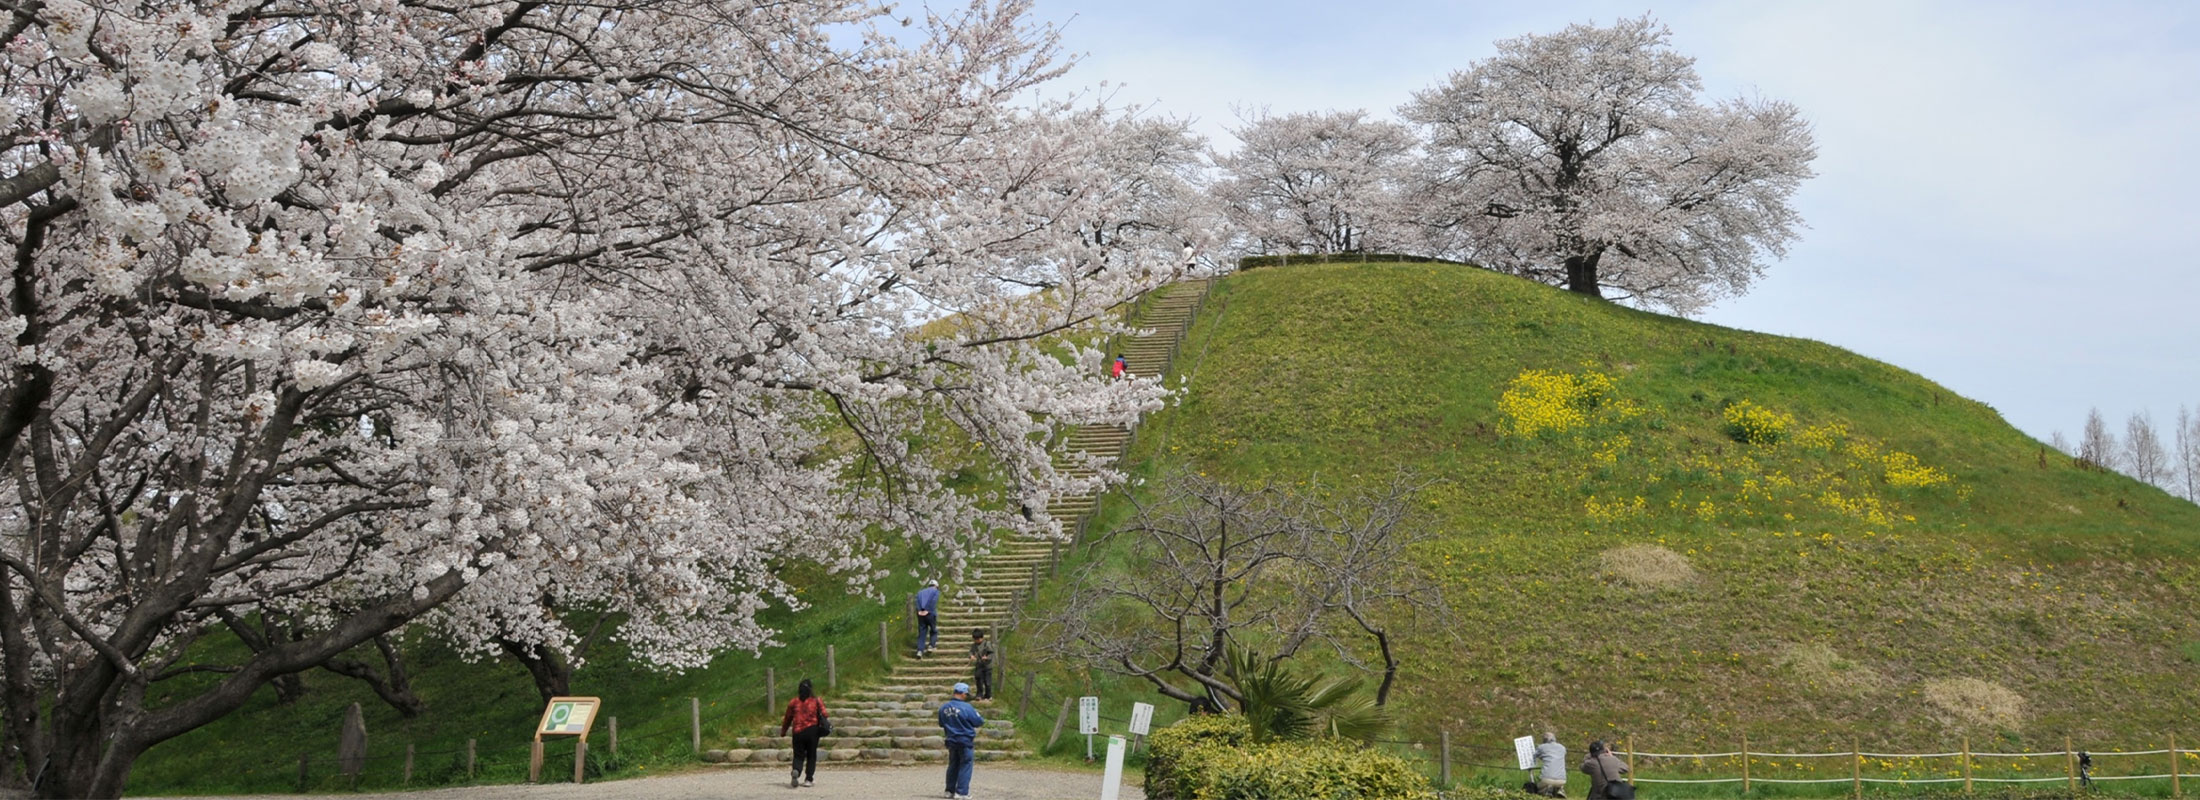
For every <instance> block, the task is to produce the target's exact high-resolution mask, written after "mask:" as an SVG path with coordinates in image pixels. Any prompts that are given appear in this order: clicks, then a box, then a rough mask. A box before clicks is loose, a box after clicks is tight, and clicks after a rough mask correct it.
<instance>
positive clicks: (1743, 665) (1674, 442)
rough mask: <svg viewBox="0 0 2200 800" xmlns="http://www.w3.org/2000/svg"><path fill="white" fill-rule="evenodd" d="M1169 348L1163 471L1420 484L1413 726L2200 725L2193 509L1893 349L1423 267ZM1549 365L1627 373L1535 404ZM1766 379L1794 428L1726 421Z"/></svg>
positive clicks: (1248, 282) (1227, 292)
mask: <svg viewBox="0 0 2200 800" xmlns="http://www.w3.org/2000/svg"><path fill="white" fill-rule="evenodd" d="M1177 370H1178V372H1179V374H1181V375H1183V376H1185V377H1186V378H1188V380H1189V385H1190V392H1189V394H1188V396H1187V397H1186V398H1185V400H1184V401H1183V403H1182V404H1181V405H1178V406H1176V407H1173V408H1171V409H1169V410H1167V411H1165V412H1162V413H1161V414H1159V415H1157V416H1156V417H1154V418H1153V419H1151V420H1149V421H1148V422H1147V423H1146V426H1145V427H1144V428H1143V429H1142V430H1141V432H1140V436H1139V439H1138V445H1137V448H1136V450H1135V451H1134V454H1133V455H1134V458H1135V459H1138V460H1140V461H1141V462H1142V463H1141V464H1140V465H1139V467H1138V469H1139V471H1140V472H1141V473H1143V474H1146V475H1156V474H1161V473H1163V472H1165V471H1167V470H1169V469H1174V468H1184V467H1188V468H1193V469H1198V470H1204V471H1207V472H1208V473H1210V474H1212V475H1221V476H1227V477H1230V478H1233V479H1244V480H1253V479H1260V478H1282V479H1297V478H1303V477H1305V476H1311V475H1319V476H1321V477H1322V478H1324V479H1325V480H1327V481H1330V482H1332V483H1345V484H1350V483H1353V482H1356V481H1362V480H1370V481H1371V480H1375V479H1378V478H1387V477H1388V476H1390V475H1391V474H1392V473H1393V472H1394V471H1396V470H1400V469H1404V470H1410V471H1411V472H1413V473H1414V474H1416V475H1418V476H1419V477H1421V478H1422V479H1425V480H1428V481H1430V482H1431V486H1430V488H1429V489H1428V490H1427V492H1426V494H1425V495H1424V496H1423V497H1422V498H1421V501H1422V506H1423V508H1424V511H1425V518H1424V519H1425V521H1426V522H1427V523H1428V524H1431V525H1434V526H1436V527H1437V529H1439V530H1440V531H1441V536H1440V537H1439V540H1438V542H1437V543H1436V544H1434V545H1432V546H1430V547H1429V548H1427V549H1426V550H1425V551H1423V552H1421V553H1419V554H1418V557H1419V559H1420V562H1421V563H1420V566H1422V567H1425V568H1427V569H1429V570H1431V571H1432V572H1434V573H1435V574H1436V575H1437V576H1438V577H1439V578H1440V580H1441V581H1442V583H1443V585H1444V586H1445V589H1446V591H1447V593H1448V596H1449V599H1450V601H1451V602H1452V604H1453V605H1454V606H1455V607H1456V609H1457V616H1458V619H1456V620H1455V621H1453V622H1451V623H1449V624H1437V623H1434V622H1431V621H1429V620H1425V619H1424V620H1405V619H1400V620H1395V622H1396V623H1397V624H1399V625H1402V626H1406V627H1408V628H1410V629H1412V632H1411V634H1410V635H1409V636H1408V637H1407V638H1406V643H1405V649H1404V659H1405V663H1404V668H1403V670H1402V672H1403V674H1402V676H1401V680H1400V687H1399V697H1398V698H1397V700H1396V701H1395V702H1397V703H1398V704H1399V706H1400V707H1401V708H1402V710H1403V712H1404V714H1405V717H1406V721H1407V726H1408V728H1409V729H1410V730H1409V731H1408V732H1407V733H1408V735H1411V736H1413V737H1414V738H1424V739H1427V738H1432V737H1433V732H1434V731H1435V730H1438V729H1449V730H1451V731H1453V732H1455V736H1458V737H1461V738H1462V739H1463V740H1464V741H1468V742H1474V743H1478V744H1483V745H1488V744H1493V743H1496V744H1502V743H1503V742H1504V741H1505V740H1507V739H1510V738H1511V737H1513V736H1518V735H1523V734H1526V733H1528V732H1530V731H1536V730H1542V729H1543V728H1544V727H1545V726H1550V727H1552V728H1554V729H1556V730H1558V731H1560V732H1561V733H1562V735H1563V736H1566V737H1567V739H1568V740H1569V741H1571V742H1575V743H1577V746H1579V744H1580V743H1585V741H1586V740H1587V739H1588V738H1592V737H1598V738H1612V737H1622V738H1626V739H1628V740H1629V741H1631V742H1633V743H1635V745H1636V746H1637V747H1638V748H1639V749H1644V750H1655V751H1662V752H1676V751H1684V752H1685V751H1696V752H1702V751H1706V750H1708V751H1725V750H1732V749H1735V746H1736V745H1737V744H1738V743H1739V740H1740V737H1741V736H1742V735H1744V734H1745V733H1746V734H1747V735H1748V736H1749V738H1750V741H1751V743H1752V745H1753V746H1755V747H1758V748H1760V749H1769V748H1774V747H1792V748H1797V749H1802V750H1825V749H1845V747H1841V746H1843V745H1846V744H1847V743H1848V742H1850V741H1851V740H1852V738H1855V739H1860V740H1861V741H1862V742H1864V744H1865V749H1867V750H1869V749H1873V748H1874V747H1880V748H1885V749H1896V748H1909V749H1911V750H1912V751H1916V750H1925V751H1935V750H1941V749H1951V750H1952V749H1953V747H1954V745H1955V743H1956V741H1957V737H1959V736H1966V735H1967V736H1970V737H1972V738H1973V740H1974V742H1975V743H1976V744H1978V746H1979V747H1980V749H1987V748H1989V747H2001V746H2004V745H2009V746H2018V745H2023V746H2035V747H2034V749H2040V748H2045V747H2046V746H2048V745H2052V748H2053V749H2059V748H2060V747H2061V744H2062V740H2063V737H2064V736H2066V735H2068V736H2071V737H2074V738H2075V739H2076V740H2077V741H2078V742H2079V744H2080V746H2085V745H2086V744H2087V743H2092V744H2091V746H2092V747H2093V748H2095V749H2112V747H2113V746H2117V745H2120V746H2122V747H2124V748H2131V749H2136V748H2138V747H2141V746H2144V747H2161V746H2162V744H2161V743H2162V741H2163V740H2164V739H2165V738H2166V737H2167V736H2168V735H2169V734H2171V733H2173V732H2175V731H2176V730H2177V729H2178V727H2179V726H2183V727H2184V730H2185V731H2186V732H2187V736H2186V737H2185V739H2184V741H2188V742H2189V741H2200V727H2196V726H2195V725H2194V723H2193V721H2192V719H2191V717H2190V716H2189V714H2190V711H2191V709H2194V708H2200V680H2195V679H2196V678H2200V665H2196V664H2195V663H2194V658H2195V657H2196V655H2200V653H2196V651H2200V645H2195V644H2194V642H2195V641H2196V640H2200V622H2196V620H2195V618H2194V614H2193V609H2194V608H2196V607H2200V507H2195V506H2193V505H2192V504H2190V503H2186V502H2184V501H2182V500H2178V499H2176V498H2173V497H2171V496H2169V495H2167V494H2165V493H2163V492H2161V491H2158V490H2156V489H2153V488H2151V487H2147V486H2143V485H2141V484H2138V483H2136V482H2133V481H2130V480H2128V479H2125V478H2122V477H2119V476H2115V475H2110V474H2103V473H2099V472H2093V471H2087V470H2081V469H2078V468H2076V467H2075V466H2073V465H2072V464H2071V463H2070V460H2069V459H2067V458H2064V457H2060V456H2058V455H2056V454H2054V453H2053V452H2051V451H2048V450H2047V449H2046V448H2044V447H2043V446H2042V445H2041V444H2040V443H2039V442H2037V441H2036V440H2033V439H2032V438H2030V437H2028V436H2026V435H2024V434H2023V433H2021V432H2019V431H2017V430H2016V429H2014V428H2012V427H2011V426H2009V425H2008V424H2007V423H2006V422H2004V421H2003V420H2002V419H2001V417H2000V416H1999V415H1998V414H1996V413H1995V412H1994V411H1993V409H1991V408H1989V407H1987V406H1985V405H1983V404H1981V403H1978V402H1975V401H1972V400H1968V399H1965V398H1963V397H1960V396H1957V395H1956V394H1954V393H1952V392H1950V391H1948V390H1946V389H1944V388H1941V387H1940V386H1937V385H1935V384H1933V383H1932V382H1930V381H1928V380H1925V379H1924V378H1921V377H1919V376H1917V375H1915V374H1912V373H1909V372H1906V371H1904V370H1901V369H1898V368H1895V367H1892V366H1889V365H1887V364H1884V363H1880V362H1876V361H1873V360H1871V359H1867V358H1864V357H1861V356H1858V355H1856V354H1853V353H1849V352H1846V351H1843V350H1840V349H1838V348H1835V347H1831V346H1828V345H1825V344H1821V343H1817V342H1812V341H1806V340H1800V339H1791V338H1783V337H1777V336H1769V335H1763V334H1757V333H1750V332H1746V331H1738V330H1732V329H1727V328H1721V327H1717V326H1711V325H1705V324H1700V323H1696V322H1691V321H1687V320H1682V319H1677V318H1672V317H1664V316H1659V315H1654V314H1648V313H1642V312H1637V311H1633V310H1629V309H1626V308H1622V307H1619V306H1615V305H1612V304H1608V303H1603V302H1599V301H1595V300H1591V299H1587V298H1583V297H1579V296H1575V295H1570V294H1567V293H1564V292H1561V291H1557V290H1554V289H1551V288H1548V287H1544V286H1541V285H1537V284H1533V283H1529V282H1526V281H1521V280H1517V279H1513V278H1509V277H1505V276H1501V275H1497V274H1493V273H1488V272H1483V271H1480V270H1474V269H1469V268H1461V267H1450V266H1441V265H1412V264H1407V265H1389V264H1384V265H1344V266H1318V267H1291V268H1284V269H1271V270H1255V271H1251V272H1246V273H1242V274H1238V275H1235V276H1232V277H1230V278H1228V279H1227V280H1225V281H1224V282H1222V283H1221V284H1220V286H1219V287H1218V288H1217V289H1216V293H1215V295H1214V296H1213V297H1212V298H1211V299H1210V301H1209V302H1208V304H1207V307H1206V311H1205V313H1204V314H1203V315H1202V318H1201V319H1200V320H1199V321H1198V323H1197V325H1196V326H1195V327H1194V329H1193V330H1192V333H1191V335H1190V337H1189V339H1188V340H1187V341H1186V343H1185V346H1184V349H1183V355H1182V356H1180V357H1179V361H1178V364H1177ZM1533 371H1541V372H1542V374H1543V375H1544V376H1545V377H1544V383H1545V384H1546V385H1548V386H1554V387H1557V388H1559V389H1564V388H1565V387H1567V386H1579V385H1582V384H1583V383H1584V382H1588V383H1594V382H1596V381H1598V380H1599V377H1598V376H1603V378H1607V379H1608V380H1609V383H1610V386H1609V389H1608V390H1607V391H1605V392H1603V394H1602V396H1601V402H1600V403H1598V404H1596V405H1595V406H1594V407H1591V406H1590V405H1589V404H1588V403H1586V402H1575V403H1571V404H1569V403H1565V402H1550V398H1549V397H1545V398H1544V399H1543V400H1541V401H1539V400H1537V399H1536V396H1535V394H1534V393H1533V392H1532V391H1529V389H1530V388H1532V387H1529V386H1528V385H1527V384H1528V383H1529V382H1518V383H1516V381H1519V380H1520V379H1521V378H1522V376H1523V373H1532V372H1533ZM1530 377H1531V378H1533V377H1534V376H1533V375H1532V374H1531V376H1530ZM1509 390H1511V391H1514V393H1515V396H1514V400H1513V401H1511V403H1510V405H1508V403H1507V401H1506V400H1505V399H1504V398H1505V397H1506V395H1507V392H1508V391H1509ZM1561 394H1562V392H1561ZM1744 401H1746V402H1747V403H1748V404H1751V405H1754V406H1756V407H1760V408H1762V409H1765V410H1766V412H1767V413H1768V414H1770V415H1772V416H1773V417H1775V418H1779V417H1783V416H1784V417H1785V419H1784V420H1777V419H1776V421H1780V422H1784V430H1783V431H1782V434H1783V435H1781V436H1780V437H1779V440H1778V441H1777V442H1773V443H1763V444H1747V443H1743V442H1741V441H1737V439H1736V438H1735V436H1734V435H1733V433H1732V431H1731V430H1730V426H1729V421H1728V419H1727V416H1728V412H1727V408H1728V407H1729V406H1734V405H1737V404H1741V403H1743V402H1744ZM1569 409H1571V411H1569ZM1569 414H1570V415H1572V421H1574V422H1576V423H1578V424H1576V425H1574V426H1572V427H1568V428H1563V429H1559V430H1542V431H1538V432H1535V433H1532V434H1529V433H1524V432H1522V430H1521V428H1522V426H1523V425H1531V424H1534V423H1535V422H1536V421H1538V420H1543V421H1551V420H1558V421H1561V422H1563V421H1566V420H1565V419H1563V418H1566V417H1568V416H1569ZM1094 558H1095V563H1106V560H1107V559H1106V556H1105V554H1100V555H1098V556H1095V557H1094ZM1066 688H1067V687H1065V689H1066ZM1491 758H1494V756H1492V757H1491ZM1484 760H1488V759H1487V758H1485V759H1484ZM1821 766H1822V768H1824V769H1831V770H1835V771H1837V772H1839V773H1840V774H1841V776H1843V777H1845V776H1846V765H1845V764H1836V763H1834V762H1831V761H1828V762H1824V763H1823V764H1822V765H1821ZM2049 766H2051V767H2052V768H2054V769H2056V770H2058V773H2057V774H2059V769H2060V766H2061V765H2060V764H2059V763H2056V764H2054V765H2049ZM2156 766H2160V765H2156ZM1762 769H1764V768H1760V770H1762ZM1759 774H1760V777H1763V776H1765V773H1764V772H1762V771H1760V773H1759Z"/></svg>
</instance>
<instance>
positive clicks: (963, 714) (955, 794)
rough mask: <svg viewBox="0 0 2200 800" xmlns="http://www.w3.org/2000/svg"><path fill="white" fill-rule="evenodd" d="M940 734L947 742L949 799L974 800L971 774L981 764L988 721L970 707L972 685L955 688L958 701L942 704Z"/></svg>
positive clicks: (956, 686)
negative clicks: (982, 739) (980, 752)
mask: <svg viewBox="0 0 2200 800" xmlns="http://www.w3.org/2000/svg"><path fill="white" fill-rule="evenodd" d="M939 719H940V732H941V733H942V734H943V735H944V738H946V739H947V796H948V797H949V798H961V800H970V773H971V770H972V768H973V767H975V766H976V763H977V760H978V728H979V727H981V726H983V725H985V717H982V716H979V715H978V709H977V708H976V707H974V706H972V705H970V684H967V683H958V684H955V699H953V700H949V701H947V702H945V703H941V704H940V716H939Z"/></svg>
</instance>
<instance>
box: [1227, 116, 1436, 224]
mask: <svg viewBox="0 0 2200 800" xmlns="http://www.w3.org/2000/svg"><path fill="white" fill-rule="evenodd" d="M1231 133H1232V134H1233V135H1235V136H1236V137H1237V138H1238V141H1239V143H1240V144H1239V146H1238V148H1237V149H1236V150H1235V151H1232V152H1231V153H1229V154H1228V155H1223V156H1218V157H1216V159H1215V163H1216V166H1217V167H1218V168H1219V171H1220V173H1221V174H1220V178H1219V179H1218V180H1217V181H1216V182H1215V187H1214V192H1215V196H1216V201H1217V203H1218V204H1219V205H1220V206H1221V207H1222V209H1223V213H1224V215H1225V216H1226V218H1227V219H1228V220H1229V222H1230V224H1231V226H1232V227H1233V228H1234V229H1235V230H1238V231H1241V232H1242V233H1243V235H1245V236H1246V237H1247V238H1249V239H1251V241H1250V242H1249V243H1248V245H1249V249H1251V250H1254V251H1256V252H1262V253H1269V252H1277V251H1281V252H1286V253H1346V252H1364V251H1368V250H1382V249H1394V248H1396V247H1398V246H1399V245H1401V244H1403V243H1405V241H1406V240H1407V238H1408V234H1409V229H1408V227H1407V226H1406V225H1405V220H1406V218H1407V214H1406V212H1405V206H1404V197H1403V194H1402V192H1403V189H1404V184H1405V178H1406V175H1407V168H1408V167H1409V166H1410V165H1411V164H1412V156H1413V153H1414V150H1415V147H1416V142H1415V141H1414V138H1413V132H1412V131H1411V130H1410V129H1408V128H1407V127H1406V126H1404V125H1400V124H1398V123H1395V122H1386V121H1383V120H1375V119H1369V118H1368V115H1367V112H1365V111H1330V112H1319V113H1300V114H1285V115H1282V116H1271V115H1269V114H1267V113H1265V112H1263V113H1261V114H1260V115H1259V116H1256V117H1253V118H1251V119H1248V120H1244V121H1243V124H1241V125H1240V126H1239V127H1237V128H1236V129H1234V130H1232V131H1231Z"/></svg>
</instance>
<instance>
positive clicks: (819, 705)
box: [779, 678, 825, 789]
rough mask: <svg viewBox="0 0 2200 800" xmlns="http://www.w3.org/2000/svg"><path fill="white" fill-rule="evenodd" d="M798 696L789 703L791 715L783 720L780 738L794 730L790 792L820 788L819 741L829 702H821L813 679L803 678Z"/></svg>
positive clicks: (780, 725)
mask: <svg viewBox="0 0 2200 800" xmlns="http://www.w3.org/2000/svg"><path fill="white" fill-rule="evenodd" d="M794 694H795V697H794V699H793V700H789V701H787V716H786V717H785V718H783V719H781V720H780V721H779V735H781V736H785V735H787V731H790V730H792V731H794V774H793V775H791V776H789V777H788V778H787V788H789V789H792V788H794V787H796V786H814V785H816V783H817V780H816V779H817V740H818V739H820V738H822V737H823V736H824V735H825V701H823V700H819V699H817V693H816V692H815V691H813V690H812V689H811V688H810V679H808V678H803V679H802V685H801V686H799V687H796V688H795V690H794Z"/></svg>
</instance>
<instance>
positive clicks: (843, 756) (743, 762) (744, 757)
mask: <svg viewBox="0 0 2200 800" xmlns="http://www.w3.org/2000/svg"><path fill="white" fill-rule="evenodd" d="M976 752H977V759H978V760H979V761H1014V760H1016V759H1020V758H1030V757H1031V751H1029V750H1021V749H1002V750H989V749H985V748H979V749H978V750H977V751H976ZM817 758H818V760H819V761H820V762H823V763H834V762H840V763H849V762H853V763H859V764H939V763H942V762H945V761H946V760H947V748H945V747H942V748H939V749H937V750H925V749H916V750H909V749H903V748H872V747H866V748H861V749H857V748H841V749H838V750H825V749H819V750H818V751H817ZM703 761H704V762H705V763H708V764H711V765H714V766H718V767H723V768H729V769H744V768H745V769H760V768H765V767H769V768H772V769H785V768H786V766H787V764H789V763H791V762H793V761H794V751H793V750H791V749H774V750H747V749H741V748H731V749H716V750H705V751H703ZM820 777H822V778H824V779H826V780H828V781H830V780H831V779H832V778H831V773H829V772H828V773H826V774H825V775H822V776H820ZM828 785H829V784H828Z"/></svg>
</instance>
